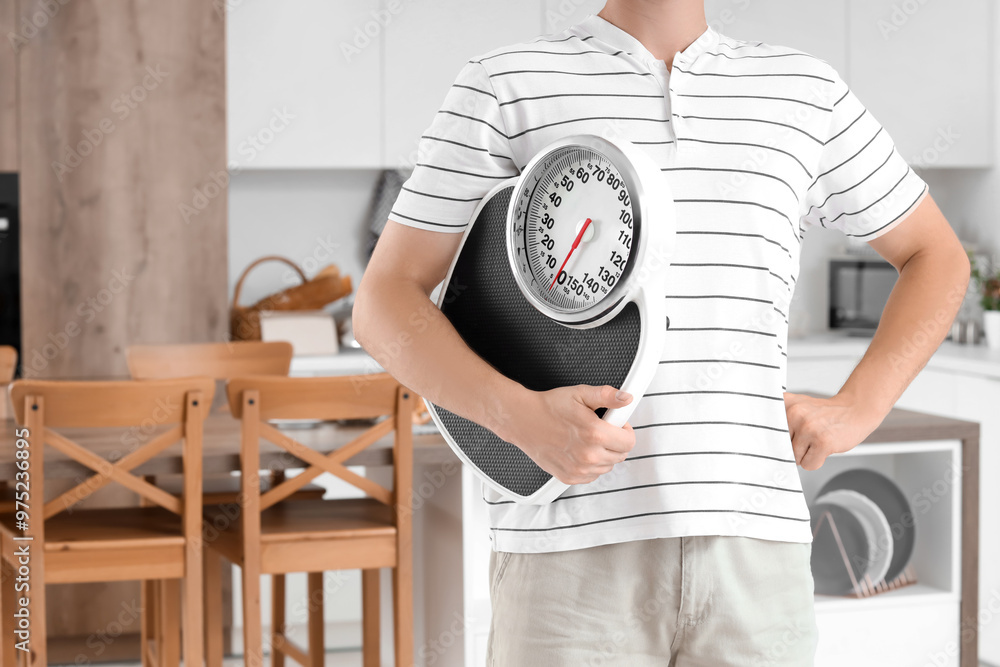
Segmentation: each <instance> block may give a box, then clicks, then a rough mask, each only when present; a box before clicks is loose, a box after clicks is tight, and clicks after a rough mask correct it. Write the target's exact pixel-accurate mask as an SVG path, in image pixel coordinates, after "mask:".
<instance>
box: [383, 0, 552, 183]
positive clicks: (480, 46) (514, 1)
mask: <svg viewBox="0 0 1000 667" xmlns="http://www.w3.org/2000/svg"><path fill="white" fill-rule="evenodd" d="M403 6H404V9H403V10H402V11H401V12H399V14H397V15H396V16H395V17H394V18H393V20H392V22H391V23H390V24H389V25H388V26H387V27H386V30H385V67H384V79H383V85H384V89H385V114H384V116H383V123H382V128H383V132H384V137H385V151H384V159H383V162H384V164H385V166H387V167H412V166H413V165H414V163H415V162H416V150H417V143H418V141H419V139H420V135H421V134H423V132H424V130H426V129H427V127H428V126H429V125H430V124H431V120H432V119H433V118H434V114H435V113H436V112H437V110H438V109H440V108H441V103H442V102H443V101H444V98H445V95H446V94H447V92H448V89H449V87H450V86H451V84H452V83H453V82H454V81H455V77H456V76H457V75H458V72H459V70H461V69H462V67H463V66H464V65H465V63H467V62H468V61H469V60H470V59H471V58H473V57H475V56H478V55H480V54H483V53H485V52H487V51H490V50H492V49H494V48H497V47H500V46H504V45H505V44H512V43H515V42H525V41H530V40H532V39H535V38H536V37H538V36H539V35H540V34H541V33H542V28H541V16H542V10H541V5H540V4H539V0H505V1H504V2H502V3H501V2H495V1H491V0H434V2H419V3H417V2H414V3H409V4H404V5H403Z"/></svg>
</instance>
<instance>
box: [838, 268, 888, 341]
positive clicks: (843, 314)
mask: <svg viewBox="0 0 1000 667" xmlns="http://www.w3.org/2000/svg"><path fill="white" fill-rule="evenodd" d="M898 276H899V274H898V272H897V271H896V268H895V267H894V266H893V265H892V264H890V263H889V262H887V261H885V260H884V259H882V258H881V257H877V256H876V257H838V258H833V259H831V260H830V321H829V326H830V329H833V330H835V331H844V332H847V333H857V334H871V333H874V332H875V329H877V328H878V323H879V320H880V319H881V317H882V310H883V309H884V308H885V304H886V302H887V301H888V300H889V293H890V292H892V288H893V287H894V286H895V285H896V278H897V277H898Z"/></svg>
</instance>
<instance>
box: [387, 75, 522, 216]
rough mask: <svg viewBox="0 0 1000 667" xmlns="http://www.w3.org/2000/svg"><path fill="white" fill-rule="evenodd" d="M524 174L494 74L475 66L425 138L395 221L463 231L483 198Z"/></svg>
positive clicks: (395, 207) (448, 98)
mask: <svg viewBox="0 0 1000 667" xmlns="http://www.w3.org/2000/svg"><path fill="white" fill-rule="evenodd" d="M518 172H519V170H518V168H517V165H516V163H515V162H514V159H513V154H512V152H511V148H510V143H509V141H508V139H507V134H506V128H505V126H504V121H503V118H502V116H501V112H500V104H499V102H498V100H497V97H496V94H495V93H494V92H493V86H492V85H491V84H490V79H489V75H488V74H487V72H486V70H485V68H484V67H483V65H482V64H481V63H479V62H469V63H467V64H466V65H465V66H464V67H463V68H462V70H461V71H460V72H459V74H458V76H457V77H456V79H455V83H454V84H453V85H452V86H451V89H450V90H449V91H448V94H447V95H446V96H445V99H444V103H443V104H442V105H441V109H440V110H439V111H438V112H437V113H436V114H435V116H434V119H433V120H432V122H431V124H430V127H428V128H427V130H426V131H425V132H424V134H423V135H422V136H421V138H420V141H419V143H418V145H417V160H416V165H415V166H414V168H413V173H412V174H411V175H410V177H409V178H408V179H407V180H406V182H405V183H404V184H403V189H402V190H401V191H400V193H399V196H398V197H397V198H396V202H395V204H394V205H393V207H392V211H391V212H390V214H389V218H390V219H392V220H395V221H396V222H399V223H402V224H404V225H409V226H411V227H419V228H421V229H427V230H432V231H438V232H462V231H464V230H465V228H466V226H467V225H468V224H469V220H470V218H471V217H472V214H473V212H474V211H475V208H476V205H477V204H478V203H479V201H480V200H481V199H482V198H483V196H485V195H486V194H487V193H488V192H489V191H490V190H491V189H493V187H494V186H495V185H497V184H498V183H500V182H501V181H503V180H505V179H508V178H510V177H512V176H517V174H518Z"/></svg>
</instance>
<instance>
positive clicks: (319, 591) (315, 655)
mask: <svg viewBox="0 0 1000 667" xmlns="http://www.w3.org/2000/svg"><path fill="white" fill-rule="evenodd" d="M323 607H324V603H323V573H322V572H310V573H309V665H308V667H323V664H324V662H325V660H326V647H325V645H324V642H323V625H324V621H323Z"/></svg>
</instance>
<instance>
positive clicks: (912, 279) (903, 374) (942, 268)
mask: <svg viewBox="0 0 1000 667" xmlns="http://www.w3.org/2000/svg"><path fill="white" fill-rule="evenodd" d="M870 245H871V246H872V247H873V248H874V249H875V250H876V251H877V252H878V253H879V254H880V255H881V256H882V257H884V258H885V259H886V260H887V261H889V262H890V263H891V264H892V265H893V266H894V267H896V269H897V270H898V271H899V279H898V281H897V282H896V286H895V287H894V288H893V290H892V294H891V295H890V296H889V301H888V303H887V304H886V306H885V310H884V312H883V313H882V319H881V321H880V322H879V326H878V330H877V331H876V332H875V336H874V337H873V338H872V342H871V344H870V345H869V346H868V350H867V352H866V353H865V355H864V357H863V358H862V359H861V362H860V363H859V364H858V365H857V367H856V368H855V369H854V371H853V372H852V373H851V375H850V377H849V378H848V379H847V381H846V382H845V383H844V386H843V387H842V388H841V390H840V391H839V392H838V393H837V395H836V396H834V397H833V398H831V399H816V398H811V397H808V396H802V395H800V394H785V405H786V408H787V414H788V425H789V430H790V432H791V436H792V445H793V449H794V451H795V459H796V461H798V462H799V464H800V465H801V466H802V467H803V468H805V469H807V470H815V469H817V468H819V467H820V466H821V465H823V462H824V461H825V460H826V457H827V456H829V455H830V454H834V453H839V452H844V451H847V450H849V449H852V448H853V447H855V446H856V445H858V444H859V443H861V442H862V441H863V440H864V439H865V438H866V437H868V435H869V434H870V433H871V432H872V431H874V430H875V428H877V427H878V425H879V424H880V423H881V422H882V420H883V419H884V418H885V416H886V415H887V414H888V413H889V410H891V409H892V406H893V405H894V404H895V403H896V400H897V399H899V397H900V395H902V393H903V391H904V390H905V389H906V387H907V386H908V385H909V384H910V382H911V381H912V380H913V378H914V377H916V375H917V373H918V372H920V369H922V368H923V367H924V365H925V364H926V363H927V361H928V360H929V359H930V358H931V355H933V354H934V351H935V350H936V349H937V348H938V346H939V345H940V344H941V341H943V340H944V338H945V336H946V335H947V333H948V329H949V328H950V326H951V322H952V320H953V319H954V318H955V314H956V313H957V312H958V309H959V307H960V306H961V304H962V299H963V297H964V296H965V292H966V289H967V287H968V284H969V259H968V256H967V255H966V253H965V251H964V250H963V248H962V244H961V243H960V242H959V240H958V238H957V237H956V236H955V233H954V232H953V231H952V229H951V226H949V224H948V221H947V220H946V219H945V217H944V215H943V214H942V213H941V211H940V209H938V207H937V204H935V203H934V200H933V199H931V197H930V195H928V196H926V197H925V198H924V199H923V201H922V202H921V203H920V204H919V205H918V206H917V208H916V209H915V210H913V211H912V212H911V213H910V214H909V216H908V217H907V219H906V220H904V221H903V222H902V223H901V224H900V225H898V226H897V227H896V228H895V229H893V230H891V231H889V232H887V233H886V234H883V235H882V236H880V237H879V238H877V239H875V240H873V241H872V242H871V244H870Z"/></svg>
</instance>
